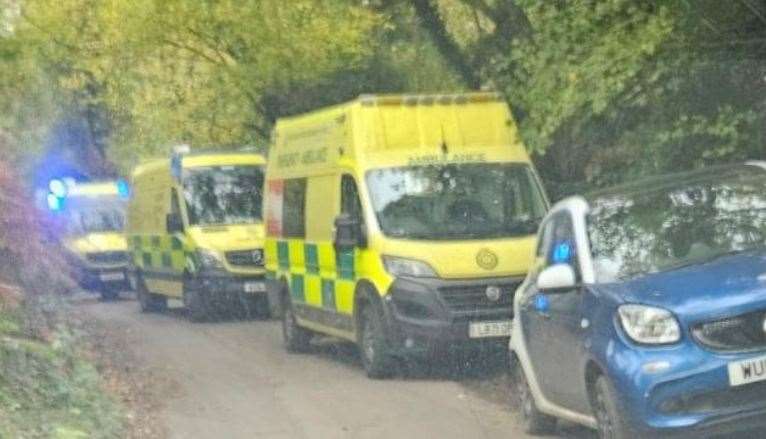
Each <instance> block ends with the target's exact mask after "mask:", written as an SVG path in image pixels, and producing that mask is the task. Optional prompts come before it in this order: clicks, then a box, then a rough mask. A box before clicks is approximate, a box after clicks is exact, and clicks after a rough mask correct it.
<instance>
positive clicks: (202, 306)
mask: <svg viewBox="0 0 766 439" xmlns="http://www.w3.org/2000/svg"><path fill="white" fill-rule="evenodd" d="M183 302H184V307H185V308H186V314H187V316H188V317H189V320H191V321H192V322H204V321H207V320H208V319H209V318H210V303H208V297H207V294H205V291H203V289H202V286H201V285H199V282H197V281H195V280H194V279H190V278H186V279H184V284H183Z"/></svg>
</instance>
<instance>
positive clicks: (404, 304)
mask: <svg viewBox="0 0 766 439" xmlns="http://www.w3.org/2000/svg"><path fill="white" fill-rule="evenodd" d="M522 280H523V279H522V278H518V277H502V278H487V279H469V280H445V279H430V278H429V279H410V278H406V279H405V278H400V279H397V280H396V281H395V282H394V283H393V285H392V286H391V288H390V289H389V291H388V294H387V295H386V296H385V298H384V303H385V305H386V306H385V309H386V317H387V321H388V329H389V339H390V341H391V344H392V347H393V348H394V350H395V351H398V352H402V353H405V354H418V353H426V354H430V353H433V352H435V351H440V350H444V349H461V348H473V347H479V346H487V345H490V346H498V347H502V346H504V345H506V344H507V343H508V337H509V336H510V322H511V319H512V317H513V316H512V312H513V307H512V304H513V294H514V292H515V290H516V287H518V285H519V284H520V283H521V282H522Z"/></svg>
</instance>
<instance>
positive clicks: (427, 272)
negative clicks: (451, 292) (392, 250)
mask: <svg viewBox="0 0 766 439" xmlns="http://www.w3.org/2000/svg"><path fill="white" fill-rule="evenodd" d="M383 265H384V266H385V267H386V271H387V272H388V274H390V275H391V276H394V277H436V272H435V271H434V269H433V268H431V266H430V265H428V264H426V263H425V262H423V261H416V260H414V259H405V258H398V257H395V256H383Z"/></svg>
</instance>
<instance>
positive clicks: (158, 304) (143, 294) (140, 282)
mask: <svg viewBox="0 0 766 439" xmlns="http://www.w3.org/2000/svg"><path fill="white" fill-rule="evenodd" d="M136 296H137V297H138V304H139V305H140V306H141V312H147V313H148V312H163V311H165V310H166V309H167V308H168V299H167V298H166V297H164V296H160V295H158V294H152V293H151V292H149V289H148V288H146V282H144V278H143V277H142V276H141V275H140V274H137V275H136Z"/></svg>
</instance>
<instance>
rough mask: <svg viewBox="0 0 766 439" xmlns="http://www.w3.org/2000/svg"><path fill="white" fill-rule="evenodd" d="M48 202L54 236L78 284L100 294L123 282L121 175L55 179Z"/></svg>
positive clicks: (108, 295)
mask: <svg viewBox="0 0 766 439" xmlns="http://www.w3.org/2000/svg"><path fill="white" fill-rule="evenodd" d="M51 187H52V191H51V192H50V193H49V194H48V208H49V209H50V210H51V211H52V212H53V213H54V214H55V215H54V219H55V223H57V224H59V227H58V228H57V230H56V234H57V235H58V236H56V238H57V239H58V241H59V242H60V243H61V245H62V246H63V248H64V250H65V254H66V256H67V260H68V261H69V265H70V266H71V267H72V273H73V277H74V278H75V280H77V282H78V283H79V284H80V286H81V287H83V288H85V289H90V290H96V291H98V292H100V293H101V296H102V298H103V299H105V300H113V299H116V298H117V297H118V295H119V293H120V291H121V290H125V289H127V288H128V284H127V277H126V269H127V266H128V252H127V250H128V248H127V247H128V246H127V242H126V240H125V235H124V225H125V205H126V202H127V195H128V188H127V185H126V184H125V182H124V181H106V182H87V183H80V182H77V183H75V182H73V181H68V182H64V181H60V180H54V181H52V182H51Z"/></svg>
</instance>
